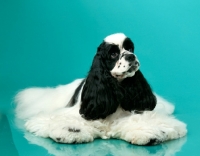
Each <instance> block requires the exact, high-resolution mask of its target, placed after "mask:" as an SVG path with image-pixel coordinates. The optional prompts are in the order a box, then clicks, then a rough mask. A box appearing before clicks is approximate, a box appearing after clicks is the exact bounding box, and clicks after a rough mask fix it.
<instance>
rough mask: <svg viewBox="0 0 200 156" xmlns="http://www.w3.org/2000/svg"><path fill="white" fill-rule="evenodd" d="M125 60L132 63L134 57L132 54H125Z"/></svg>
mask: <svg viewBox="0 0 200 156" xmlns="http://www.w3.org/2000/svg"><path fill="white" fill-rule="evenodd" d="M125 60H126V61H128V62H133V61H134V60H135V55H133V54H126V55H125Z"/></svg>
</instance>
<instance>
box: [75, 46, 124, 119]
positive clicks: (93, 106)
mask: <svg viewBox="0 0 200 156" xmlns="http://www.w3.org/2000/svg"><path fill="white" fill-rule="evenodd" d="M112 46H113V45H111V44H107V43H105V42H103V43H102V44H101V45H100V46H99V47H98V49H97V53H96V55H95V57H94V60H93V63H92V66H91V69H90V71H89V74H88V76H87V78H86V80H85V85H84V87H83V91H82V95H81V101H82V102H81V107H80V111H79V112H80V114H81V115H82V116H83V117H84V118H85V119H87V120H95V119H100V118H102V119H103V118H106V117H107V116H108V115H110V114H112V113H114V112H115V111H116V109H117V107H118V106H119V103H120V97H122V95H121V92H120V91H119V90H118V88H119V87H118V82H117V80H116V79H115V78H113V77H112V76H111V74H110V71H109V70H108V67H107V66H106V62H107V61H108V54H109V51H110V50H111V49H112V48H113V47H112ZM115 46H116V45H115ZM107 63H110V62H107Z"/></svg>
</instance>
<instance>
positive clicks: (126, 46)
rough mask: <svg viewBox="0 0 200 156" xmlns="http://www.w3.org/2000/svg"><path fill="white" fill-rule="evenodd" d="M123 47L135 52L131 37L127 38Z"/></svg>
mask: <svg viewBox="0 0 200 156" xmlns="http://www.w3.org/2000/svg"><path fill="white" fill-rule="evenodd" d="M122 47H123V48H124V49H126V50H128V51H130V52H134V49H135V48H134V44H133V42H132V41H131V39H130V38H128V37H127V38H126V39H125V40H124V42H123V44H122Z"/></svg>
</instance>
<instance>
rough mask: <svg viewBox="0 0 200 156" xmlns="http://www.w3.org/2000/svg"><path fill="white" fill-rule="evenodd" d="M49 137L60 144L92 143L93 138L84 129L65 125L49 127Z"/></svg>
mask: <svg viewBox="0 0 200 156" xmlns="http://www.w3.org/2000/svg"><path fill="white" fill-rule="evenodd" d="M49 137H50V138H52V139H53V140H54V141H56V142H60V143H83V142H91V141H93V139H94V138H93V136H92V135H91V133H90V132H89V131H87V130H86V129H85V127H82V128H81V127H80V126H78V127H77V126H72V125H65V126H63V127H59V126H58V127H57V126H54V127H51V129H50V133H49Z"/></svg>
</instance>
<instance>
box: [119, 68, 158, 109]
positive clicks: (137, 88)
mask: <svg viewBox="0 0 200 156" xmlns="http://www.w3.org/2000/svg"><path fill="white" fill-rule="evenodd" d="M121 85H122V87H123V88H124V93H125V96H124V99H123V102H122V103H121V107H122V108H123V109H124V110H128V111H133V110H134V111H139V112H140V111H145V110H153V109H154V108H155V106H156V97H155V95H154V94H153V92H152V89H151V87H150V85H149V84H148V82H147V80H146V79H145V78H144V76H143V74H142V73H141V71H140V70H138V71H137V72H136V73H135V75H134V76H133V77H130V78H126V79H125V80H123V81H122V83H121Z"/></svg>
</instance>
